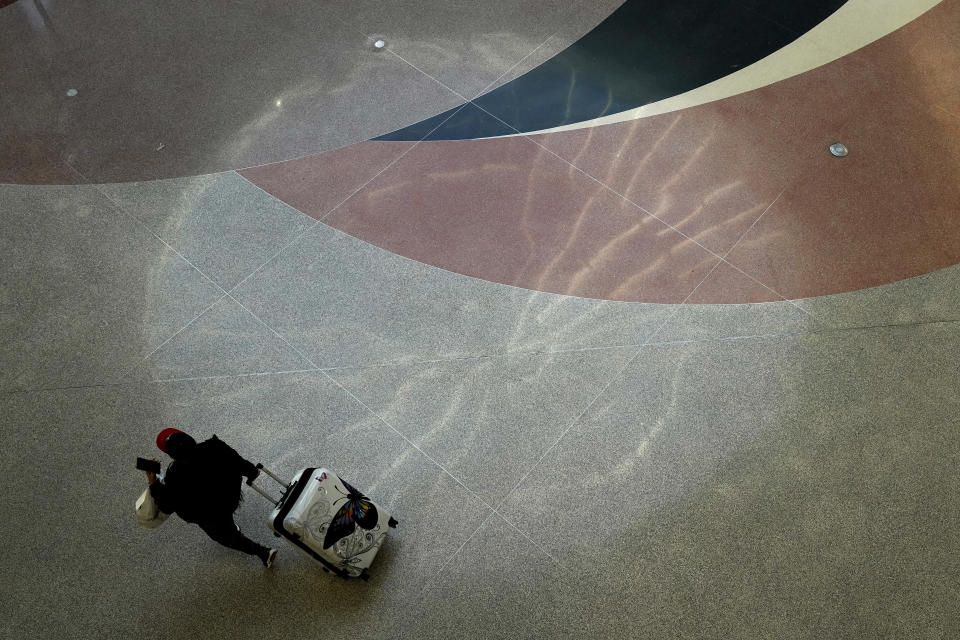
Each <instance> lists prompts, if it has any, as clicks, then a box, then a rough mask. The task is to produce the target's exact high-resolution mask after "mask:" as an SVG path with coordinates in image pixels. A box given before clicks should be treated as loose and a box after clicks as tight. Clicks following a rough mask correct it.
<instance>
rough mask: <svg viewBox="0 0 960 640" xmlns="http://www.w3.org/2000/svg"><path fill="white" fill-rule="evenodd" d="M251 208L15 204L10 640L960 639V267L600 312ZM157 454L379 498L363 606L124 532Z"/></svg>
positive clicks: (193, 534) (9, 410)
mask: <svg viewBox="0 0 960 640" xmlns="http://www.w3.org/2000/svg"><path fill="white" fill-rule="evenodd" d="M246 188H247V187H245V186H243V184H242V183H239V182H237V181H236V179H235V177H234V176H233V175H232V174H228V175H224V176H222V177H218V178H201V179H192V178H190V179H184V180H182V181H170V182H166V183H159V184H158V183H153V184H146V185H124V186H123V187H122V188H119V187H118V188H114V187H106V188H96V187H39V188H38V187H15V186H5V187H0V198H2V201H3V205H4V206H3V208H2V210H3V216H4V222H5V226H6V228H8V229H11V230H14V231H15V233H14V234H7V235H5V236H4V242H5V245H4V249H5V251H4V253H3V256H4V257H3V258H2V259H3V260H4V272H5V273H13V274H16V277H15V278H11V279H5V281H4V285H3V293H4V297H3V300H4V308H3V311H4V313H3V323H4V343H3V345H4V346H3V349H4V351H3V368H2V370H3V373H4V377H3V387H4V388H3V395H2V396H0V398H2V403H3V411H2V418H0V421H2V428H3V433H4V434H5V436H6V438H5V442H6V443H7V444H6V446H4V447H3V448H2V449H0V474H2V482H3V486H4V496H5V500H4V501H3V506H2V514H0V515H2V517H0V527H2V530H0V535H2V538H0V539H2V540H3V552H4V558H5V559H6V563H7V567H8V569H7V578H6V579H5V580H4V581H3V582H2V590H3V594H2V595H3V600H4V602H6V603H13V605H14V606H6V607H4V630H5V634H4V637H11V638H14V637H15V638H45V637H53V636H56V635H64V636H67V637H78V638H129V637H134V636H136V635H139V634H141V633H142V630H143V629H145V628H150V627H151V626H152V625H155V624H158V621H162V622H160V624H162V627H163V635H164V636H165V637H168V638H195V637H213V638H236V637H251V638H252V637H259V638H278V639H279V638H294V637H317V638H341V637H342V638H347V637H357V636H358V635H360V636H361V637H367V638H393V637H409V638H434V637H436V638H449V637H454V636H456V637H469V638H517V637H531V638H534V637H536V638H560V637H598V638H599V637H603V638H607V637H609V638H620V637H656V638H660V637H678V636H684V637H701V638H702V637H717V638H721V637H723V638H726V637H750V638H768V637H777V638H781V637H783V638H787V637H810V638H813V637H934V638H938V637H942V638H949V637H955V636H956V634H957V633H958V632H960V629H958V627H957V617H956V616H955V615H954V614H953V613H951V612H955V606H954V605H955V602H956V599H957V597H958V596H960V590H958V583H957V575H958V574H957V572H956V568H957V564H956V549H957V548H960V539H958V534H957V531H958V528H957V523H958V522H960V499H958V498H957V496H958V495H960V482H958V479H957V478H958V476H957V474H956V473H955V470H956V468H957V465H958V463H960V437H958V436H957V433H958V432H960V417H958V416H960V406H958V400H957V397H956V389H957V386H958V384H960V365H958V363H957V358H956V354H957V353H958V345H960V268H951V269H947V270H944V271H940V272H937V273H933V274H930V275H927V276H923V277H920V278H916V279H913V280H908V281H904V282H900V283H895V284H892V285H888V286H885V287H879V288H877V289H870V290H865V291H859V292H854V293H850V294H842V295H838V296H830V297H825V298H818V299H811V300H801V301H796V302H782V303H770V304H761V305H718V306H697V305H680V306H664V305H649V304H623V303H610V302H601V301H593V300H585V299H578V298H567V297H562V296H555V295H549V294H542V293H536V292H530V291H524V290H520V289H514V288H510V287H505V286H501V285H495V284H491V283H487V282H482V281H477V280H473V279H470V278H467V277H464V276H459V275H456V274H452V273H448V272H444V271H440V270H438V269H434V268H431V267H426V266H424V265H420V264H417V263H414V262H411V261H409V260H406V259H403V258H399V257H397V256H395V255H392V254H389V253H387V252H384V251H382V250H380V249H377V248H375V247H373V246H371V245H368V244H365V243H363V242H361V241H358V240H356V239H353V238H351V237H349V236H346V235H343V234H341V233H340V232H337V231H335V230H332V229H330V228H328V227H326V226H324V225H317V226H304V224H303V220H301V219H298V218H297V217H296V215H298V214H296V215H293V214H291V212H289V211H287V210H284V209H283V205H280V204H279V203H276V202H270V201H264V203H263V205H262V206H264V207H266V208H267V209H268V210H270V209H271V208H273V209H275V210H276V214H273V213H271V216H272V217H270V218H260V219H258V220H257V222H256V224H252V225H251V224H250V223H249V221H248V219H247V218H245V217H244V216H246V215H247V214H246V213H245V210H244V208H243V207H242V206H240V207H239V208H237V207H234V208H228V207H220V206H219V205H217V206H214V204H211V203H223V202H227V201H228V199H229V198H230V197H231V194H236V193H237V189H246ZM108 196H109V197H108ZM257 197H259V195H258V194H253V198H254V201H256V198H257ZM151 201H153V202H160V201H162V202H163V203H165V204H164V205H163V207H162V208H163V211H165V212H166V213H165V217H163V218H162V219H161V218H160V217H158V215H157V214H155V213H153V212H151V211H150V209H151V208H150V207H149V206H147V205H145V204H144V203H148V202H151ZM197 203H199V204H197ZM228 209H229V211H234V210H235V209H236V211H235V213H225V212H226V211H228ZM38 212H43V213H44V215H40V216H38V215H36V214H37V213H38ZM199 213H205V214H209V215H199ZM141 222H142V223H143V224H140V223H141ZM304 231H305V233H304ZM291 239H295V241H294V242H293V244H289V246H286V245H287V243H289V242H290V241H291ZM273 247H280V248H281V249H283V250H282V252H281V253H280V255H279V256H277V257H275V258H273V259H270V260H269V261H267V258H270V257H271V255H272V253H276V251H273ZM267 254H271V255H267ZM264 256H266V257H264ZM264 262H265V263H266V264H263V263H264ZM201 265H203V266H201ZM261 267H262V268H261ZM171 425H175V426H178V427H180V428H184V429H186V430H188V431H191V432H194V433H196V434H197V435H201V436H206V435H209V434H211V433H217V434H218V435H219V436H221V437H222V438H224V439H225V440H227V441H228V442H230V443H231V444H233V445H234V446H235V447H237V448H238V449H239V450H240V451H241V452H243V453H244V454H245V455H247V456H249V457H251V458H253V459H257V460H262V461H264V462H265V463H267V464H268V465H269V466H271V467H273V468H274V469H276V470H277V471H279V472H281V473H282V474H284V475H291V474H292V473H293V472H295V471H296V470H297V469H299V468H300V467H302V466H306V465H310V464H316V463H322V464H327V465H330V466H331V467H334V468H335V469H337V470H338V471H339V472H341V473H342V474H343V475H344V476H346V477H347V478H348V479H350V480H351V481H353V482H355V483H356V484H357V485H359V486H361V487H363V488H364V489H365V490H366V491H367V492H368V493H369V494H370V495H371V496H373V497H375V498H376V499H377V500H379V501H381V502H382V503H383V504H384V505H385V506H386V507H387V508H388V509H390V510H391V512H393V513H394V514H396V516H397V517H398V518H399V519H400V520H401V522H402V525H401V527H400V528H399V529H398V530H397V531H396V535H395V536H394V537H392V538H391V539H390V540H389V542H388V543H387V545H386V547H385V548H384V551H383V552H382V554H381V556H380V557H379V558H378V560H377V562H376V564H375V567H374V568H375V571H374V578H373V580H372V581H371V582H370V583H369V584H364V583H360V582H356V583H353V582H351V583H344V582H341V581H338V580H334V579H331V578H329V577H328V576H327V575H326V574H323V573H321V572H319V571H318V570H317V568H316V567H315V566H313V565H312V563H311V562H310V561H309V560H307V559H306V558H304V557H302V556H301V555H300V554H299V553H298V552H297V551H296V550H294V549H293V548H292V547H290V546H285V545H281V547H280V548H281V550H282V553H281V555H280V557H279V560H278V562H277V565H276V567H275V568H274V569H272V570H270V571H264V570H263V569H262V568H261V567H260V566H259V565H258V564H257V563H256V562H255V561H250V560H249V559H247V558H244V557H242V556H240V555H239V554H237V553H235V552H231V551H228V550H225V549H222V548H220V547H218V546H217V545H215V544H213V543H212V542H210V541H209V540H208V539H206V538H205V536H204V535H203V534H202V533H201V532H200V531H199V530H198V529H196V528H195V527H192V526H189V525H187V524H185V523H182V522H180V521H178V520H176V519H175V518H174V519H171V520H170V521H169V522H168V523H166V524H165V525H164V526H163V527H162V528H160V529H158V530H156V531H145V530H139V529H137V528H136V527H135V525H134V521H133V512H132V503H133V500H134V499H135V498H136V495H137V494H138V492H139V491H140V490H141V487H142V482H143V480H142V477H141V476H140V474H138V473H137V472H136V471H134V470H133V469H132V461H133V458H134V457H135V456H137V455H151V454H154V453H155V452H154V451H153V447H152V440H153V436H154V434H155V433H156V432H157V431H158V430H159V429H161V428H162V427H166V426H171ZM266 513H267V504H266V503H265V502H264V501H263V500H262V499H261V498H260V497H259V496H257V495H256V494H253V493H250V494H249V496H248V499H247V500H246V502H245V504H244V506H243V508H242V510H241V512H240V516H239V521H240V522H241V524H242V526H243V528H244V530H245V531H247V532H249V533H250V534H251V535H252V536H254V537H255V538H258V539H260V540H261V541H264V542H267V541H269V540H271V539H272V538H271V536H270V535H269V533H268V531H267V528H266V526H265V524H264V521H263V519H264V517H265V514H266Z"/></svg>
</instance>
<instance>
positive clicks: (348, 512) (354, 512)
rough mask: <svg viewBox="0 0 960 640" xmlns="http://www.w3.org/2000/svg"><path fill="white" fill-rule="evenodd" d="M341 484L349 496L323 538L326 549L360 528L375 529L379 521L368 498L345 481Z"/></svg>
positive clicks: (375, 510)
mask: <svg viewBox="0 0 960 640" xmlns="http://www.w3.org/2000/svg"><path fill="white" fill-rule="evenodd" d="M341 482H343V486H344V487H346V489H347V495H346V496H344V497H345V498H346V502H345V503H344V504H343V506H341V507H340V508H339V509H337V513H336V514H335V515H334V516H333V520H332V521H331V522H330V526H329V527H328V528H327V534H326V535H325V536H324V537H323V548H324V549H329V548H330V547H332V546H333V545H335V544H336V543H337V541H338V540H340V539H341V538H345V537H347V536H349V535H350V534H351V533H353V532H354V531H356V529H357V527H358V526H359V527H360V528H361V529H367V530H368V531H369V530H370V529H373V528H374V527H375V526H377V521H378V520H379V516H378V514H377V508H376V507H375V506H374V505H373V503H372V502H370V500H369V499H368V498H367V496H365V495H363V494H362V493H360V492H359V491H357V490H356V489H354V488H353V487H351V486H350V485H349V484H347V482H346V481H345V480H342V479H341ZM334 504H336V503H334Z"/></svg>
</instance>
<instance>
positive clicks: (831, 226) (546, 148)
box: [242, 1, 960, 303]
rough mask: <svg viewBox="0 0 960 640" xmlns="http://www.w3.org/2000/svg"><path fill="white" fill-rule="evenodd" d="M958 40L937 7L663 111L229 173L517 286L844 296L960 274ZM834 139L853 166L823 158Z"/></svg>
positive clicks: (674, 298) (354, 230) (383, 242)
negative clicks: (755, 82)
mask: <svg viewBox="0 0 960 640" xmlns="http://www.w3.org/2000/svg"><path fill="white" fill-rule="evenodd" d="M958 26H960V3H958V2H953V1H950V2H944V3H941V4H940V5H939V6H938V7H936V8H935V9H934V10H932V11H930V12H928V13H927V14H925V15H924V16H922V17H921V18H920V19H918V20H917V21H915V22H914V23H911V24H910V25H908V26H907V27H905V28H903V29H901V30H900V31H898V32H895V33H894V34H890V35H889V36H887V37H886V38H883V39H881V40H879V41H877V42H874V43H873V44H871V45H869V46H867V47H865V48H863V49H861V50H859V51H857V52H855V53H854V54H851V55H849V56H847V57H845V58H841V59H839V60H836V61H834V62H832V63H829V64H827V65H824V66H822V67H819V68H817V69H815V70H813V71H810V72H807V73H804V74H800V75H798V76H793V77H791V78H789V79H787V80H784V81H781V82H778V83H776V84H773V85H769V86H767V87H763V88H761V89H758V90H755V91H751V92H748V93H744V94H740V95H737V96H734V97H731V98H727V99H725V100H720V101H716V102H711V103H708V104H704V105H700V106H698V107H693V108H690V109H685V110H683V111H679V112H675V113H669V114H663V115H659V116H653V117H649V118H641V119H637V120H631V121H627V122H622V123H616V124H612V125H607V126H603V127H593V128H586V129H577V130H573V131H564V132H559V133H553V134H548V135H541V136H526V137H508V138H494V139H485V140H470V141H459V142H421V143H390V142H369V143H364V144H360V145H354V146H353V147H350V148H348V149H343V150H339V151H336V152H332V153H330V154H324V155H321V156H315V157H313V158H307V159H303V160H298V161H295V162H290V163H281V164H277V165H272V166H270V167H263V168H259V169H255V170H249V171H243V172H242V175H244V177H246V178H247V179H249V180H251V181H252V182H254V183H255V184H257V185H258V186H260V187H261V188H263V189H264V190H266V191H267V192H269V193H271V194H273V195H275V196H276V197H278V198H280V199H281V200H283V201H284V202H287V203H288V204H291V205H292V206H294V207H296V208H298V209H299V210H301V211H303V212H305V213H307V214H309V215H311V216H313V217H315V218H318V219H323V220H324V222H325V223H327V224H329V225H331V226H333V227H335V228H337V229H340V230H343V231H345V232H347V233H350V234H352V235H355V236H357V237H359V238H361V239H363V240H366V241H368V242H371V243H372V244H375V245H377V246H380V247H383V248H385V249H388V250H390V251H393V252H396V253H398V254H400V255H404V256H406V257H410V258H412V259H415V260H418V261H421V262H424V263H427V264H431V265H435V266H439V267H442V268H444V269H447V270H450V271H454V272H457V273H463V274H467V275H471V276H475V277H478V278H482V279H485V280H490V281H494V282H501V283H505V284H511V285H515V286H519V287H523V288H528V289H534V290H540V291H548V292H554V293H561V294H566V295H576V296H583V297H588V298H600V299H609V300H627V301H649V302H680V301H682V300H684V298H685V296H686V295H687V294H689V292H690V291H691V290H692V289H693V287H694V286H695V285H696V284H697V283H698V282H700V280H701V279H702V278H703V277H704V276H706V275H707V273H708V272H709V271H710V270H711V269H712V268H713V266H714V265H715V264H716V261H717V259H718V257H719V256H725V257H726V260H727V262H726V263H724V264H722V265H721V266H720V267H719V268H718V269H716V270H715V271H713V272H712V273H711V274H710V277H709V279H708V283H707V284H708V285H709V286H706V287H701V288H700V289H698V291H697V293H696V294H695V296H694V298H693V299H692V300H691V302H704V303H732V302H763V301H770V300H779V299H783V298H787V299H794V298H805V297H814V296H820V295H825V294H831V293H839V292H844V291H854V290H857V289H862V288H865V287H870V286H875V285H879V284H884V283H888V282H893V281H897V280H902V279H904V278H909V277H912V276H916V275H919V274H922V273H927V272H930V271H934V270H937V269H940V268H943V267H947V266H950V265H953V264H956V263H958V262H960V229H958V227H957V225H956V210H955V203H956V202H960V184H958V181H957V180H956V176H957V175H958V173H960V167H958V166H957V162H958V158H960V118H958V117H957V116H956V115H954V113H953V109H954V108H955V106H956V105H955V104H954V103H955V102H956V100H957V98H956V96H958V95H960V90H958V87H960V78H958V74H957V69H958V68H960V60H957V59H955V58H956V57H957V56H960V53H957V51H956V48H955V47H954V46H953V44H952V39H951V38H952V36H951V34H954V33H956V30H957V28H958ZM956 113H960V110H958V111H957V112H956ZM906 130H909V131H910V132H911V135H910V136H909V137H902V136H900V135H899V134H898V132H900V131H906ZM836 140H843V141H844V142H846V143H847V144H848V146H849V147H850V148H851V149H852V153H851V155H850V156H849V157H847V158H843V159H837V158H834V157H832V156H830V155H829V154H828V153H827V152H826V149H827V146H828V145H829V144H830V143H831V142H834V141H836ZM892 159H896V161H895V162H893V161H892ZM354 191H357V192H356V194H355V195H352V194H353V193H354Z"/></svg>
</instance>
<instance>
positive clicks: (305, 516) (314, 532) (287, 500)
mask: <svg viewBox="0 0 960 640" xmlns="http://www.w3.org/2000/svg"><path fill="white" fill-rule="evenodd" d="M257 468H258V469H261V470H262V471H263V472H264V473H266V474H267V475H268V476H270V477H271V478H273V479H274V480H276V481H277V482H278V483H280V484H281V485H282V486H283V487H284V488H283V492H282V493H281V495H280V499H279V500H275V499H274V498H273V496H271V495H270V494H269V493H267V492H266V491H264V490H263V489H261V488H260V487H258V486H256V485H255V484H253V482H252V481H248V482H247V484H248V485H250V486H251V487H252V488H253V489H255V490H256V491H257V492H258V493H259V494H260V495H262V496H263V497H265V498H266V499H267V500H269V501H270V502H272V503H273V504H274V509H273V512H272V513H271V514H270V519H269V520H268V524H269V525H270V528H271V529H273V532H274V534H275V535H277V536H279V537H283V538H286V539H287V540H289V541H290V542H291V543H293V544H295V545H296V546H297V547H299V548H300V549H301V550H302V551H303V552H304V553H306V554H307V555H309V556H310V557H311V558H313V559H314V560H316V561H317V562H319V563H320V564H321V565H323V570H324V571H330V572H333V573H335V574H337V575H338V576H340V577H341V578H350V577H355V578H362V579H363V580H367V579H369V577H370V576H369V574H368V573H367V569H368V568H369V567H370V564H371V563H372V562H373V559H374V558H375V557H376V555H377V552H378V551H380V547H381V546H382V545H383V541H384V539H385V538H386V537H387V531H388V530H389V529H390V528H393V527H396V526H397V521H396V520H394V519H393V518H391V517H390V514H388V513H387V512H386V511H384V510H383V509H382V508H380V507H378V506H377V505H376V504H374V503H373V501H372V500H370V499H369V498H367V497H366V496H365V495H363V494H362V493H360V492H359V491H357V490H356V489H354V488H353V487H351V486H350V485H349V484H348V483H347V482H345V481H344V480H343V479H342V478H340V477H339V476H338V475H337V474H335V473H333V472H332V471H330V470H329V469H322V468H313V467H311V468H307V469H303V470H301V471H300V472H299V473H297V475H295V476H294V477H293V480H292V481H291V482H290V484H286V483H284V482H283V480H281V479H280V478H278V477H277V476H275V475H274V474H273V473H271V472H270V470H269V469H266V468H265V467H264V466H263V465H262V464H258V465H257Z"/></svg>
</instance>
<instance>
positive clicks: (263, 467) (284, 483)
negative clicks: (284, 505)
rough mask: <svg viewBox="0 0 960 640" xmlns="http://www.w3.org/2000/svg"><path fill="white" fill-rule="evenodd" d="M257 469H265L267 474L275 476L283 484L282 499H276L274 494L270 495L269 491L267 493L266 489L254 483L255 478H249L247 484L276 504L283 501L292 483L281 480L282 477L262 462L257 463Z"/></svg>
mask: <svg viewBox="0 0 960 640" xmlns="http://www.w3.org/2000/svg"><path fill="white" fill-rule="evenodd" d="M257 469H260V470H261V471H263V472H264V473H265V474H267V475H268V476H270V477H271V478H273V479H274V480H276V481H277V483H278V484H280V485H282V486H283V491H282V492H280V499H279V500H274V499H273V496H272V495H270V494H269V493H267V492H266V491H264V490H263V489H261V488H260V487H258V486H257V485H255V484H253V479H250V480H247V485H248V486H251V487H253V489H254V490H255V491H256V492H257V493H259V494H260V495H262V496H263V497H264V498H266V499H267V500H269V501H270V502H272V503H273V504H274V505H279V504H280V503H281V502H282V501H283V499H284V498H285V497H286V496H287V490H288V489H289V488H290V485H288V484H287V483H286V482H284V481H283V480H281V479H280V478H278V477H277V476H276V475H275V474H274V473H273V472H272V471H270V469H267V468H266V467H265V466H263V464H262V463H259V462H258V463H257Z"/></svg>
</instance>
